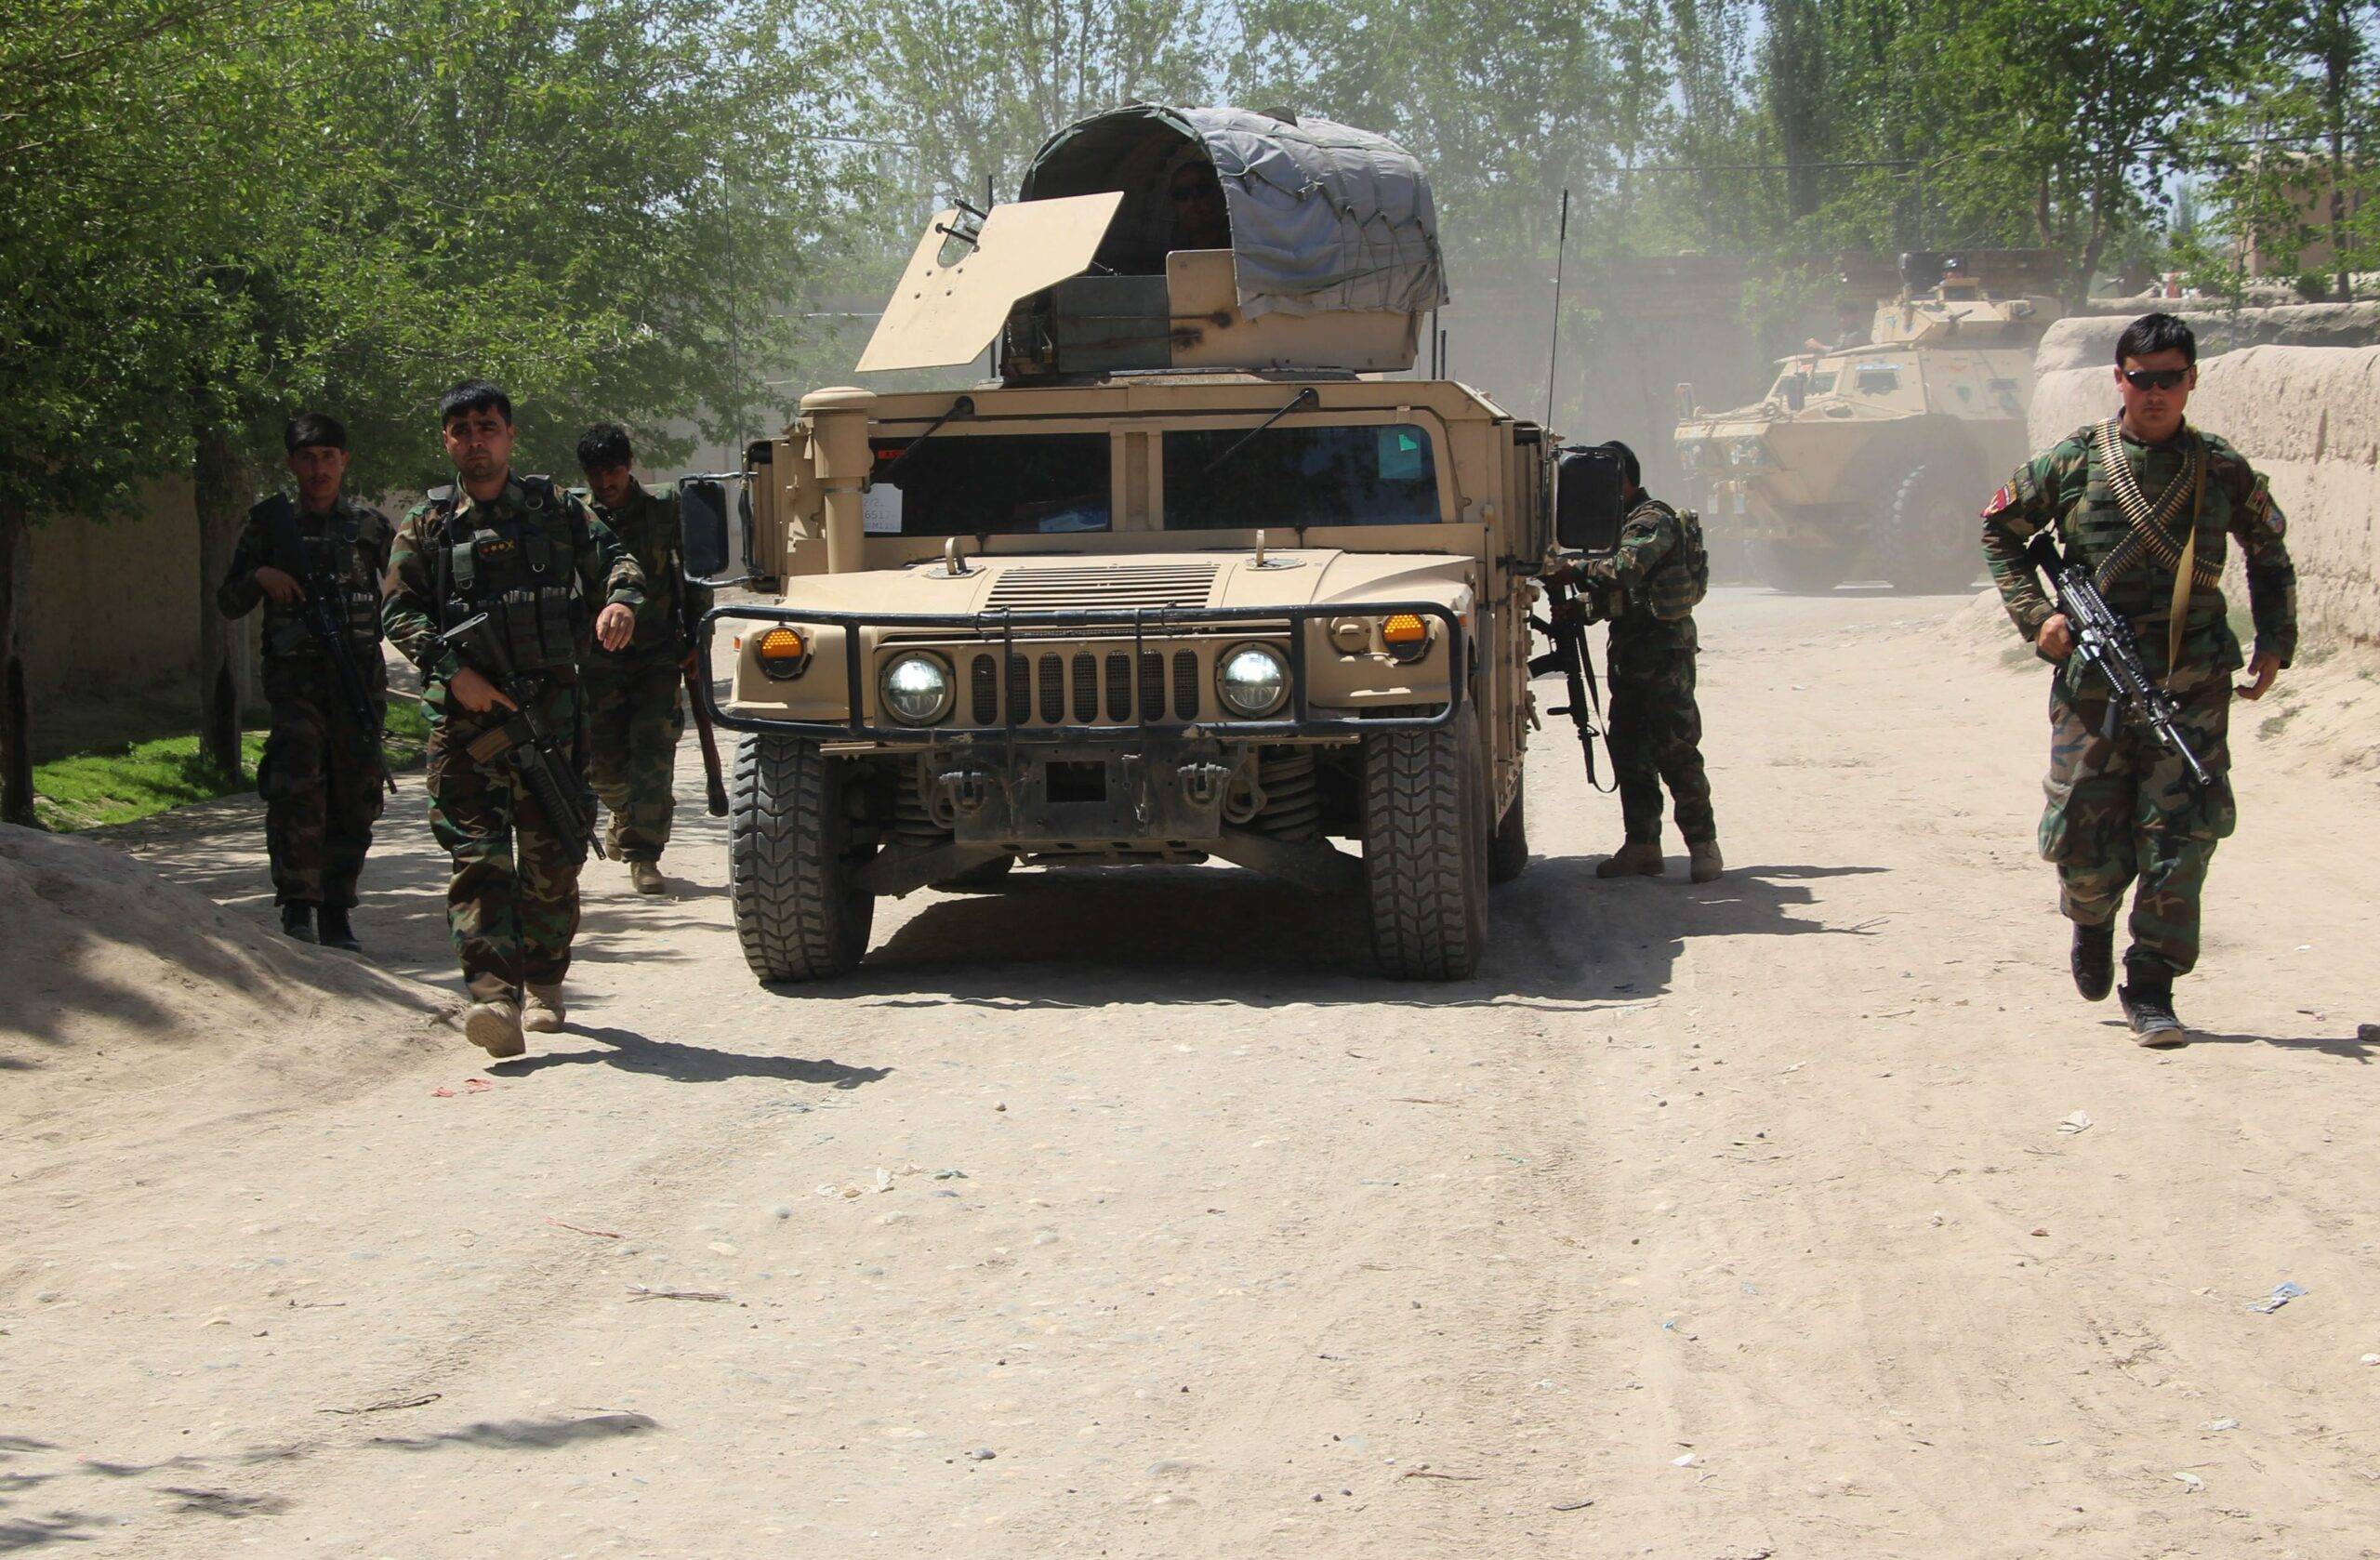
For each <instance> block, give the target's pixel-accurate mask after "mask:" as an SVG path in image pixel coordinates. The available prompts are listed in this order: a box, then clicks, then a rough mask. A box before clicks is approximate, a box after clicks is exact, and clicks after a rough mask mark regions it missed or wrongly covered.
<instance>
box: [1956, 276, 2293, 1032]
mask: <svg viewBox="0 0 2380 1560" xmlns="http://www.w3.org/2000/svg"><path fill="white" fill-rule="evenodd" d="M2115 381H2116V394H2117V396H2118V398H2119V400H2120V401H2121V403H2122V409H2121V411H2120V413H2119V414H2118V415H2117V416H2112V417H2109V418H2108V419H2107V420H2106V421H2105V422H2103V423H2097V424H2093V425H2088V426H2085V427H2083V428H2080V429H2077V430H2075V431H2074V432H2072V433H2071V434H2069V435H2068V436H2067V437H2066V438H2065V439H2064V440H2063V441H2061V442H2060V443H2057V444H2056V445H2055V446H2053V447H2052V448H2051V449H2050V450H2049V451H2048V452H2047V453H2045V454H2043V455H2040V456H2035V457H2034V458H2033V459H2032V460H2031V461H2030V463H2029V464H2027V465H2025V466H2023V467H2020V468H2018V469H2017V471H2016V475H2015V476H2013V477H2011V478H2009V479H2008V482H2007V483H2006V484H2005V485H2004V486H2003V487H2002V488H2001V489H2000V491H1999V492H1998V493H1996V494H1994V495H1992V497H1991V502H1990V505H1989V506H1987V507H1986V508H1985V509H1984V511H1983V550H1984V555H1985V557H1986V558H1987V559H1988V560H1989V561H1990V565H1991V577H1992V581H1993V583H1994V584H1996V585H1998V586H1999V587H2000V594H2001V598H2002V599H2003V601H2004V602H2006V603H2007V606H2008V615H2009V616H2010V617H2011V618H2013V619H2014V620H2015V621H2016V628H2017V631H2018V632H2019V633H2021V634H2023V635H2024V637H2025V638H2026V639H2027V640H2029V641H2031V642H2032V643H2033V645H2034V647H2035V650H2036V652H2037V654H2040V655H2041V656H2042V658H2043V659H2044V660H2047V661H2051V662H2054V663H2056V664H2057V672H2056V676H2055V677H2054V678H2053V680H2052V681H2051V684H2050V700H2049V716H2050V760H2049V777H2048V779H2047V780H2046V782H2044V786H2043V789H2044V790H2045V791H2046V793H2047V797H2048V805H2047V807H2046V808H2045V809H2044V810H2043V813H2042V822H2041V829H2040V835H2039V844H2040V848H2041V853H2042V857H2043V860H2046V861H2050V862H2054V863H2056V866H2057V877H2058V884H2059V890H2060V892H2059V905H2060V908H2062V909H2063V910H2064V911H2065V913H2066V916H2067V919H2069V920H2071V921H2072V922H2073V923H2074V947H2073V952H2072V956H2071V965H2072V969H2073V972H2074V984H2075V986H2076V987H2077V988H2078V989H2079V990H2080V991H2081V992H2082V993H2083V997H2084V998H2085V999H2087V1000H2090V1001H2094V1002H2096V1001H2098V1000H2099V999H2101V998H2104V997H2106V996H2107V995H2108V989H2109V986H2110V985H2112V984H2113V983H2114V979H2115V968H2114V966H2115V919H2116V914H2117V912H2118V911H2120V910H2121V909H2122V908H2123V896H2124V891H2125V890H2126V889H2127V888H2131V887H2133V885H2134V883H2135V881H2137V883H2138V888H2137V889H2136V890H2135V892H2134V894H2133V900H2132V916H2131V928H2130V929H2131V934H2132V944H2131V946H2130V947H2129V948H2127V949H2126V950H2125V953H2124V985H2123V988H2122V993H2121V996H2122V1003H2123V1011H2124V1018H2125V1020H2126V1022H2127V1023H2129V1024H2130V1025H2131V1027H2132V1033H2133V1038H2135V1040H2137V1041H2138V1042H2139V1043H2140V1044H2142V1045H2148V1046H2167V1045H2179V1044H2181V1043H2182V1042H2183V1041H2185V1040H2187V1039H2188V1038H2189V1037H2188V1031H2187V1030H2186V1029H2185V1028H2184V1027H2183V1025H2182V1023H2181V1020H2180V1019H2179V1018H2178V1017H2177V1016H2176V1015H2175V1011H2174V978H2175V976H2177V975H2186V974H2188V973H2189V972H2190V970H2191V969H2192V968H2193V967H2194V966H2196V964H2197V963H2198V953H2199V899H2200V894H2201V892H2202V889H2203V888H2204V886H2205V882H2206V868H2207V864H2208V863H2209V862H2210V861H2211V860H2212V859H2213V858H2214V855H2215V843H2216V841H2218V840H2220V839H2224V838H2225V837H2227V836H2228V835H2229V834H2230V832H2231V829H2232V826H2233V824H2234V822H2235V821H2236V817H2237V813H2236V808H2235V804H2234V800H2233V797H2232V792H2231V782H2230V776H2229V770H2230V764H2231V754H2230V749H2229V747H2228V746H2227V743H2226V737H2227V734H2228V727H2229V721H2230V707H2231V700H2232V698H2233V696H2234V695H2235V694H2236V695H2237V696H2238V697H2240V698H2243V699H2258V698H2262V697H2263V696H2264V694H2265V692H2266V690H2267V689H2268V688H2270V687H2271V686H2272V682H2273V679H2274V678H2275V677H2276V676H2277V675H2279V673H2280V672H2281V668H2284V667H2286V666H2288V665H2289V663H2290V660H2291V658H2292V657H2293V656H2294V654H2296V650H2297V574H2296V570H2295V569H2294V566H2292V564H2291V563H2290V561H2289V549H2288V548H2287V547H2286V546H2285V545H2284V544H2283V542H2282V540H2281V535H2282V531H2283V529H2284V522H2283V520H2282V518H2281V511H2280V510H2279V509H2277V508H2275V507H2274V505H2273V501H2272V495H2271V493H2270V492H2269V491H2268V489H2267V487H2266V485H2265V480H2264V478H2262V477H2261V476H2258V475H2257V474H2256V471H2255V469H2254V468H2253V467H2251V466H2250V465H2249V464H2248V462H2247V460H2246V459H2245V458H2244V457H2242V456H2241V454H2240V452H2239V451H2237V450H2235V449H2233V448H2232V447H2231V446H2230V445H2228V444H2227V443H2224V442H2223V441H2222V440H2220V439H2217V438H2215V436H2214V435H2212V434H2209V433H2202V432H2201V431H2199V430H2197V429H2194V428H2191V427H2189V426H2188V423H2187V422H2186V421H2185V420H2184V418H2183V415H2182V414H2183V408H2184V407H2185V406H2187V405H2188V403H2189V396H2190V391H2191V390H2192V389H2194V388H2195V387H2196V386H2197V384H2198V343H2197V340H2196V339H2195V338H2194V337H2192V336H2191V334H2190V328H2189V326H2188V325H2187V324H2184V323H2183V322H2181V321H2180V320H2177V319H2175V317H2174V316H2173V315H2171V314H2145V315H2143V316H2141V317H2140V318H2139V319H2137V320H2135V321H2134V322H2133V323H2132V324H2130V325H2128V326H2126V327H2125V329H2124V333H2123V335H2122V337H2121V338H2120V339H2119V340H2118V341H2117V343H2116V367H2115ZM2050 525H2055V526H2056V527H2057V531H2058V535H2059V536H2060V538H2061V540H2062V541H2063V543H2064V545H2065V549H2066V552H2067V555H2068V557H2069V561H2071V562H2079V563H2082V564H2083V565H2085V566H2087V567H2088V568H2089V569H2090V570H2091V571H2092V572H2093V574H2094V575H2095V576H2096V583H2097V586H2098V588H2099V592H2100V594H2101V595H2103V596H2105V597H2106V598H2107V602H2108V605H2109V608H2110V610H2112V611H2113V612H2115V613H2116V614H2117V615H2120V616H2122V617H2123V618H2124V619H2125V620H2127V621H2128V622H2129V623H2130V624H2131V626H2132V630H2133V634H2134V637H2135V640H2136V641H2137V644H2138V649H2139V652H2140V658H2141V662H2142V664H2143V666H2145V667H2146V668H2147V669H2148V671H2149V674H2150V676H2151V677H2152V678H2154V679H2155V680H2156V681H2159V682H2161V683H2162V684H2163V685H2164V687H2165V689H2166V691H2167V692H2168V693H2170V694H2172V695H2173V697H2174V700H2175V704H2176V705H2177V706H2178V707H2179V709H2180V715H2181V719H2180V724H2181V727H2182V731H2183V734H2184V735H2185V736H2186V738H2187V739H2188V742H2189V745H2190V747H2191V748H2192V749H2193V750H2194V751H2195V752H2196V753H2197V755H2198V757H2199V759H2200V760H2201V762H2202V763H2203V764H2204V766H2205V767H2206V769H2207V771H2208V772H2209V773H2210V774H2211V776H2212V779H2211V780H2210V781H2209V783H2208V784H2206V785H2204V786H2199V785H2197V784H2195V783H2193V781H2192V780H2191V778H2190V776H2189V775H2188V772H2187V770H2186V768H2185V767H2184V765H2183V763H2182V760H2180V759H2178V758H2176V757H2173V756H2170V755H2168V754H2167V753H2166V752H2165V751H2164V749H2163V748H2162V747H2159V746H2158V745H2157V744H2156V743H2154V742H2153V741H2150V740H2149V739H2147V738H2145V737H2143V736H2141V735H2139V734H2136V733H2135V732H2133V731H2131V730H2129V729H2125V728H2119V729H2117V730H2116V731H2115V733H2114V734H2112V735H2110V734H2108V721H2107V717H2108V700H2109V690H2108V688H2107V687H2106V686H2105V685H2104V684H2103V683H2101V682H2099V681H2098V680H2097V679H2096V678H2086V677H2085V675H2084V673H2083V666H2082V663H2081V662H2080V661H2079V660H2078V659H2076V658H2074V656H2073V651H2074V633H2073V628H2072V625H2070V624H2069V622H2068V621H2067V619H2066V617H2065V615H2063V614H2061V613H2059V612H2057V611H2056V607H2055V606H2054V605H2053V604H2052V603H2051V602H2050V601H2049V600H2048V599H2047V598H2046V597H2045V596H2044V595H2043V591H2042V588H2041V587H2040V585H2039V583H2038V582H2037V580H2036V579H2035V576H2034V574H2033V571H2032V568H2031V566H2030V564H2029V563H2028V562H2026V559H2025V549H2026V544H2027V542H2028V541H2029V539H2030V538H2031V537H2032V535H2034V534H2035V533H2037V532H2039V531H2040V530H2042V529H2043V527H2044V526H2050ZM2229 537H2237V538H2238V539H2239V542H2240V549H2241V553H2242V554H2244V556H2245V562H2246V564H2247V575H2248V604H2249V610H2250V613H2251V615H2252V616H2253V617H2254V621H2255V630H2256V645H2255V654H2254V658H2253V659H2252V660H2250V661H2248V663H2247V668H2248V674H2249V678H2250V681H2249V682H2248V683H2247V684H2246V685H2245V686H2242V687H2239V688H2234V687H2233V685H2232V683H2231V673H2232V672H2233V671H2235V670H2237V669H2239V668H2240V666H2241V654H2240V641H2239V640H2238V639H2237V638H2236V637H2235V636H2234V635H2233V634H2232V631H2231V625H2230V620H2229V608H2228V604H2227V603H2226V602H2225V601H2224V597H2223V589H2222V585H2221V580H2222V577H2223V560H2224V553H2225V550H2226V544H2227V538H2229Z"/></svg>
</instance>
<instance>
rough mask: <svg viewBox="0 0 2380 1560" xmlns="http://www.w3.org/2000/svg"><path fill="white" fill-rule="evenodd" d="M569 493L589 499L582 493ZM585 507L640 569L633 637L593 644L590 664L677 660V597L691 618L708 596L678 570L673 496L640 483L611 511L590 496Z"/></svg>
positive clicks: (680, 649)
mask: <svg viewBox="0 0 2380 1560" xmlns="http://www.w3.org/2000/svg"><path fill="white" fill-rule="evenodd" d="M571 491H572V492H573V493H574V494H575V495H577V496H580V497H588V496H587V495H586V494H585V492H584V491H583V490H581V489H576V488H574V489H572V490H571ZM588 508H589V509H593V510H594V511H595V517H596V518H597V519H598V520H601V521H602V522H603V523H604V524H605V525H608V526H610V527H611V530H612V535H615V536H616V537H618V538H619V542H620V547H621V549H622V550H624V551H626V552H627V553H628V556H629V557H630V558H633V559H635V560H636V562H637V567H638V568H640V569H641V570H643V571H644V604H643V605H642V606H641V607H639V608H637V609H636V637H635V638H634V639H631V640H630V641H628V646H627V648H625V649H622V650H616V651H613V650H605V649H603V648H602V646H600V645H599V646H597V647H596V649H595V652H594V656H593V664H594V665H596V666H598V667H634V666H649V665H652V664H655V663H656V662H676V661H679V660H681V659H682V658H683V657H684V656H685V654H686V643H685V634H684V632H683V630H682V629H681V628H680V626H679V621H678V602H679V598H680V596H681V595H683V596H685V597H686V599H687V604H688V605H689V606H690V607H691V609H692V611H693V615H694V616H695V617H700V616H701V615H703V614H704V613H707V612H708V611H709V610H710V602H711V593H710V590H709V588H707V587H705V586H699V585H697V586H689V585H687V584H686V582H685V578H684V570H683V569H682V568H681V567H680V564H679V557H680V554H679V539H678V496H677V494H675V493H668V494H656V493H654V492H651V491H650V490H648V489H647V488H646V487H645V485H644V484H643V483H637V484H636V485H635V486H634V488H632V489H631V490H630V492H629V494H628V502H627V503H625V504H623V505H621V506H620V507H619V508H618V509H605V508H604V507H603V506H602V505H601V504H599V503H596V502H595V501H594V500H593V499H592V498H591V497H588Z"/></svg>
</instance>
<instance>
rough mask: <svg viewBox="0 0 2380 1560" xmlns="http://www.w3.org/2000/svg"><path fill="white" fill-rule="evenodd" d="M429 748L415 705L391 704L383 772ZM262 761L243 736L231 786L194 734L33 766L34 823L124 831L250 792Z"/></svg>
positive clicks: (408, 763)
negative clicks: (204, 754)
mask: <svg viewBox="0 0 2380 1560" xmlns="http://www.w3.org/2000/svg"><path fill="white" fill-rule="evenodd" d="M429 741H430V717H429V716H428V715H426V714H425V713H423V711H422V707H421V706H419V705H417V704H415V703H413V702H412V701H410V700H406V699H393V698H392V699H390V701H389V723H388V733H387V737H386V739H385V741H384V742H383V744H382V751H384V752H385V753H387V754H388V756H389V767H390V768H391V769H395V770H403V769H407V768H410V767H412V766H413V765H415V764H417V763H419V762H420V761H421V757H422V753H423V751H424V750H425V748H426V747H427V746H428V744H429ZM263 757H264V733H262V732H245V733H243V734H241V737H240V764H241V774H240V777H239V778H238V779H237V780H234V779H232V778H231V776H229V775H227V774H225V773H223V772H222V771H221V770H219V769H218V768H216V767H215V766H214V765H213V764H211V763H208V762H207V761H206V760H205V759H203V758H201V757H200V756H199V751H198V738H197V737H196V736H195V735H191V736H166V737H159V738H157V739H156V740H154V741H152V742H135V743H132V744H129V745H127V746H126V747H122V748H119V749H117V750H115V751H113V752H94V753H73V754H70V755H68V756H67V757H65V758H62V759H59V760H54V761H52V762H49V763H46V764H36V765H34V766H33V816H34V817H35V818H37V819H39V820H40V822H41V826H43V827H44V828H46V829H49V830H51V831H52V832H53V833H60V834H66V833H73V831H75V830H77V829H86V828H99V827H101V826H105V825H108V824H128V823H130V822H132V821H133V820H134V819H136V818H146V817H149V816H151V815H152V814H153V813H164V812H167V811H169V810H171V809H173V808H176V807H186V806H188V805H190V804H191V803H192V802H194V801H211V800H214V799H216V798H217V797H222V796H230V795H231V794H232V793H233V792H235V791H245V790H249V789H252V788H254V787H255V786H256V783H257V762H258V760H260V759H261V758H263Z"/></svg>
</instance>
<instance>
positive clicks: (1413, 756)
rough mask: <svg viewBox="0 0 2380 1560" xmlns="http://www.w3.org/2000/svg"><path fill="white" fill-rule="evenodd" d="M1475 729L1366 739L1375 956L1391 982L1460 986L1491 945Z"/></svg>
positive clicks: (1466, 726) (1466, 716)
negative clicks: (1448, 982) (1446, 982)
mask: <svg viewBox="0 0 2380 1560" xmlns="http://www.w3.org/2000/svg"><path fill="white" fill-rule="evenodd" d="M1479 757H1480V755H1479V725H1478V721H1477V719H1476V717H1474V715H1473V714H1472V712H1471V710H1470V709H1469V708H1465V709H1464V710H1463V711H1462V713H1461V715H1459V716H1458V717H1456V719H1455V721H1454V723H1453V724H1452V725H1449V726H1439V727H1436V728H1435V729H1432V730H1428V731H1404V732H1381V733H1378V734H1374V735H1371V736H1368V737H1366V738H1364V877H1365V880H1366V882H1367V883H1368V885H1369V889H1370V892H1371V915H1372V952H1373V954H1374V956H1375V957H1377V958H1379V960H1380V964H1381V968H1382V970H1383V971H1385V972H1387V973H1388V974H1389V975H1391V976H1392V977H1394V978H1395V979H1397V980H1408V981H1453V980H1461V979H1463V978H1465V977H1466V976H1468V975H1470V974H1471V973H1472V972H1474V970H1476V969H1478V967H1479V952H1480V949H1481V947H1482V946H1483V945H1485V944H1486V943H1487V940H1488V796H1487V784H1486V779H1485V776H1484V775H1483V774H1482V773H1480V768H1481V766H1480V762H1479Z"/></svg>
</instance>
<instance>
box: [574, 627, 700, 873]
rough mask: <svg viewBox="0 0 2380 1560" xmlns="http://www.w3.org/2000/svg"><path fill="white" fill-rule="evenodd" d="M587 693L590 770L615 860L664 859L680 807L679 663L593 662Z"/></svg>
mask: <svg viewBox="0 0 2380 1560" xmlns="http://www.w3.org/2000/svg"><path fill="white" fill-rule="evenodd" d="M581 686H582V688H583V689H584V690H585V693H586V695H587V744H588V760H589V763H588V768H589V770H590V772H591V773H592V774H593V777H594V781H595V794H596V795H597V796H600V797H602V799H603V806H604V808H605V810H606V811H608V812H609V813H611V814H612V825H611V829H610V831H609V833H608V834H606V836H605V837H604V844H605V848H606V849H608V850H609V851H610V852H611V854H612V858H613V859H614V860H615V861H659V860H660V859H661V848H662V847H663V846H665V845H667V844H668V843H669V820H670V818H671V816H672V815H673V814H674V813H676V811H677V797H676V793H675V786H676V784H677V770H678V739H679V738H680V737H681V736H683V735H684V734H685V733H686V717H685V713H684V707H683V706H682V705H681V703H680V699H679V696H680V694H681V693H682V692H683V691H684V688H685V681H684V676H683V674H682V673H681V672H680V671H679V669H678V663H677V662H675V661H662V662H657V663H654V664H650V665H643V666H627V667H613V666H605V665H601V664H598V665H593V666H589V667H588V668H587V671H586V673H585V676H584V680H583V681H582V683H581Z"/></svg>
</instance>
